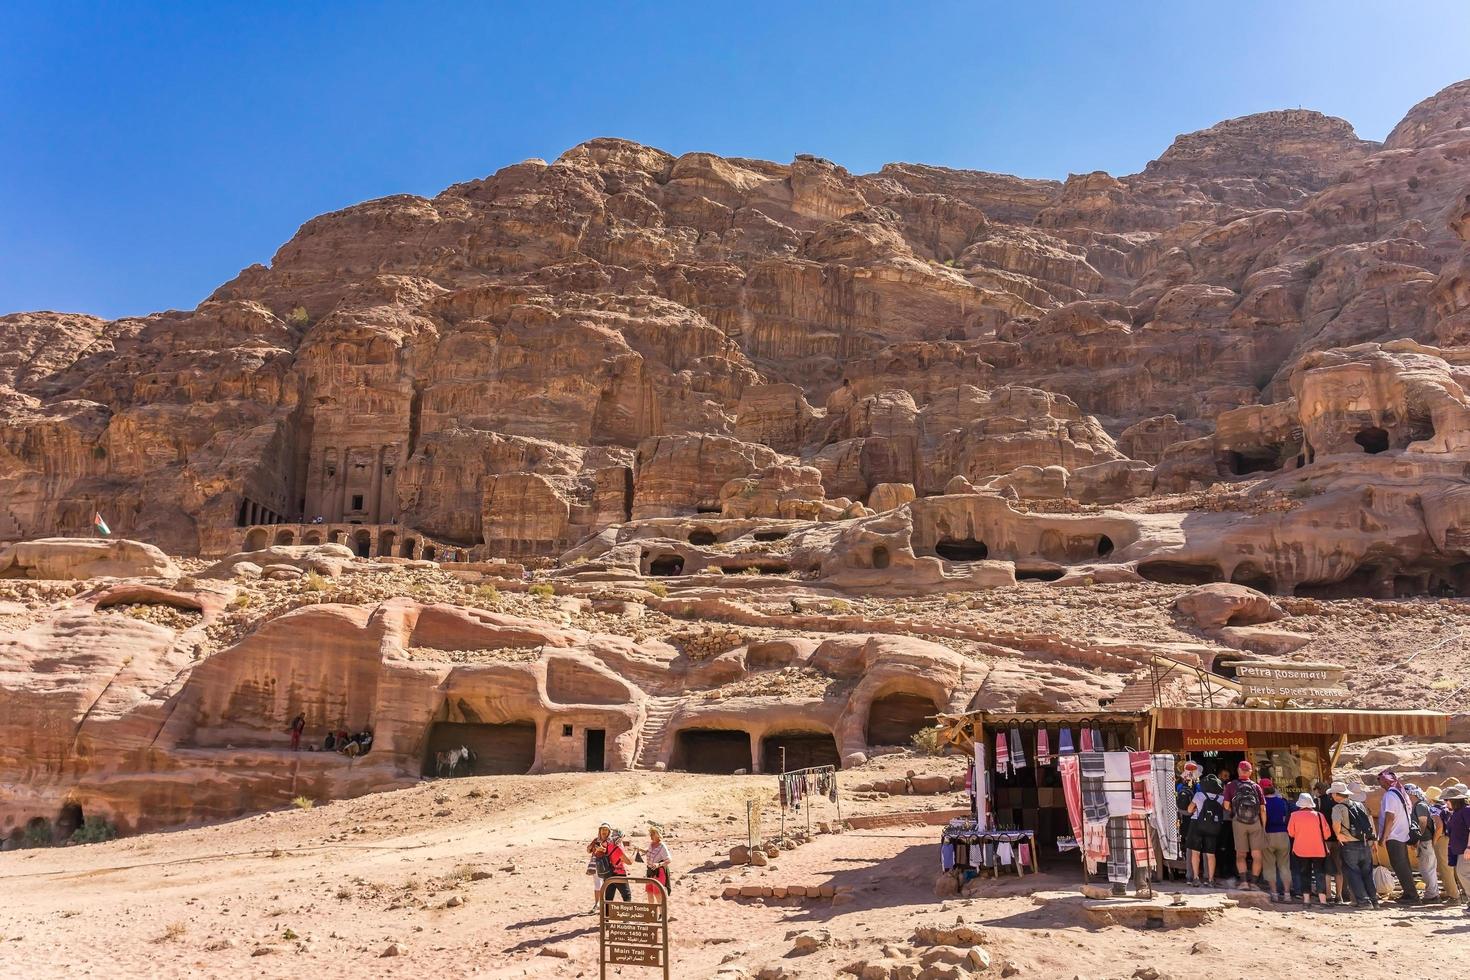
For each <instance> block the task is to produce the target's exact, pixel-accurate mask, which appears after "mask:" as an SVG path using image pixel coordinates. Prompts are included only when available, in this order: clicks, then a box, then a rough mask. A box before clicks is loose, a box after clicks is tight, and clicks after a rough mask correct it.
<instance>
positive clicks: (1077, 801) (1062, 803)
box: [941, 712, 1178, 885]
mask: <svg viewBox="0 0 1470 980" xmlns="http://www.w3.org/2000/svg"><path fill="white" fill-rule="evenodd" d="M941 721H942V724H944V725H945V737H946V739H947V740H948V741H949V743H950V744H951V745H954V746H955V747H956V748H958V749H960V750H961V751H964V752H965V753H966V754H967V755H969V756H970V758H971V767H972V773H971V778H970V783H971V785H973V792H972V800H973V815H972V816H971V817H968V818H962V819H959V820H955V821H951V823H950V825H949V826H947V827H945V829H944V831H943V834H942V836H941V867H943V868H944V869H945V870H951V869H954V870H955V873H956V874H958V875H960V876H961V877H962V879H968V878H972V877H976V876H983V875H986V874H991V875H999V874H1001V873H1005V872H1006V871H1007V870H1008V869H1009V868H1014V870H1015V872H1016V873H1018V874H1023V873H1024V872H1025V871H1028V870H1029V871H1035V870H1037V869H1038V867H1039V863H1040V857H1041V853H1042V852H1046V853H1049V854H1050V853H1066V852H1076V853H1077V854H1078V855H1079V857H1080V858H1081V859H1082V862H1083V866H1084V869H1085V871H1086V872H1087V873H1089V874H1102V873H1103V872H1104V871H1106V873H1107V875H1108V878H1109V880H1111V881H1113V882H1114V883H1115V884H1118V885H1121V884H1124V883H1126V882H1129V881H1135V880H1138V881H1144V882H1146V881H1147V880H1149V879H1150V878H1151V877H1152V876H1153V875H1154V874H1155V873H1156V872H1157V871H1158V870H1159V867H1160V864H1159V861H1160V858H1161V857H1175V858H1177V856H1178V823H1177V820H1176V819H1175V815H1174V813H1173V807H1174V759H1173V757H1172V756H1164V757H1161V758H1154V757H1153V756H1152V755H1151V754H1150V753H1149V752H1148V751H1146V750H1145V749H1143V748H1142V746H1143V742H1144V739H1145V738H1146V737H1147V734H1148V716H1147V714H1146V713H1142V712H1097V713H1083V714H1073V713H1050V714H1047V713H1027V714H1010V713H999V712H974V713H971V714H968V715H964V716H960V717H957V718H945V719H942V720H941ZM1002 844H1005V845H1009V847H1008V848H1007V849H1005V850H1002V848H1001V845H1002ZM1005 859H1009V862H1008V863H1007V862H1006V861H1005ZM967 862H968V863H967Z"/></svg>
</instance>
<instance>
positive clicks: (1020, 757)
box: [1010, 728, 1026, 769]
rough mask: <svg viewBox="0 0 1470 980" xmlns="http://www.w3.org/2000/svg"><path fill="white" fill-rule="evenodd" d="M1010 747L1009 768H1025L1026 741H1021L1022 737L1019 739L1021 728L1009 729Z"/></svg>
mask: <svg viewBox="0 0 1470 980" xmlns="http://www.w3.org/2000/svg"><path fill="white" fill-rule="evenodd" d="M1010 748H1011V768H1012V769H1025V768H1026V743H1025V742H1024V741H1022V739H1021V730H1020V729H1019V728H1012V729H1011V743H1010Z"/></svg>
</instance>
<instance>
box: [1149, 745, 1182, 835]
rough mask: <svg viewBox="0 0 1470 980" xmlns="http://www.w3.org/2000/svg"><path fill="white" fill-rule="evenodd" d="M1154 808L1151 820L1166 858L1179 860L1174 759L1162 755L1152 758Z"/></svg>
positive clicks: (1170, 756) (1177, 807) (1177, 806)
mask: <svg viewBox="0 0 1470 980" xmlns="http://www.w3.org/2000/svg"><path fill="white" fill-rule="evenodd" d="M1152 763H1153V776H1154V786H1153V789H1154V808H1153V812H1152V814H1151V819H1152V820H1153V823H1154V830H1155V831H1156V832H1157V833H1158V835H1159V846H1160V847H1161V848H1163V851H1164V858H1165V859H1166V860H1169V861H1177V860H1179V857H1180V853H1179V805H1178V802H1177V800H1176V798H1175V796H1174V757H1173V756H1172V755H1169V754H1167V753H1162V754H1160V755H1156V756H1153V757H1152Z"/></svg>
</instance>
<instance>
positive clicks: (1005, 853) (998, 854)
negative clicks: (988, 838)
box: [995, 840, 1014, 868]
mask: <svg viewBox="0 0 1470 980" xmlns="http://www.w3.org/2000/svg"><path fill="white" fill-rule="evenodd" d="M995 863H996V864H997V865H999V866H1000V867H1002V868H1004V867H1006V866H1007V865H1010V864H1012V863H1014V854H1013V849H1012V848H1011V842H1010V841H1006V840H1003V841H1000V842H999V843H998V844H996V846H995Z"/></svg>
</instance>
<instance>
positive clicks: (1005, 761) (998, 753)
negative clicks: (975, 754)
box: [995, 732, 1011, 776]
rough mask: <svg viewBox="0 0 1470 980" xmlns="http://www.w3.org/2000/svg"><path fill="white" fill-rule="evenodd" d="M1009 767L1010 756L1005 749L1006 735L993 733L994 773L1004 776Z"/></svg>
mask: <svg viewBox="0 0 1470 980" xmlns="http://www.w3.org/2000/svg"><path fill="white" fill-rule="evenodd" d="M1010 767H1011V754H1010V752H1009V751H1008V750H1007V749H1006V733H1005V732H996V733H995V771H996V772H997V773H999V774H1000V775H1002V776H1004V775H1006V774H1007V773H1008V772H1009V770H1010Z"/></svg>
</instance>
